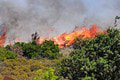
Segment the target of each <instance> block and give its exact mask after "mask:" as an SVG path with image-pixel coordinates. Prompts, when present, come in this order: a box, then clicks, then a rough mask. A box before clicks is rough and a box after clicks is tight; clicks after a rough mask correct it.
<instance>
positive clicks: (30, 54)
mask: <svg viewBox="0 0 120 80" xmlns="http://www.w3.org/2000/svg"><path fill="white" fill-rule="evenodd" d="M14 45H16V46H19V47H21V48H22V51H23V56H25V57H27V58H32V59H38V58H49V59H54V58H57V57H58V56H59V55H60V54H59V48H58V45H56V44H54V42H53V41H51V40H49V41H47V40H46V41H45V42H43V43H42V44H35V43H33V42H32V43H24V42H22V43H20V42H17V43H15V44H14ZM6 48H7V49H9V50H10V47H9V46H7V47H6Z"/></svg>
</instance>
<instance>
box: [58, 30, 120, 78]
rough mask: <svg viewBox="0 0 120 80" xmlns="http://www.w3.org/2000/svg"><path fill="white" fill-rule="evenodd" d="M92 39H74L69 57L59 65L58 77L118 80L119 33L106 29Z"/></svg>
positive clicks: (119, 66)
mask: <svg viewBox="0 0 120 80" xmlns="http://www.w3.org/2000/svg"><path fill="white" fill-rule="evenodd" d="M107 32H108V33H107V34H101V35H98V36H97V37H96V38H94V39H90V40H87V39H86V40H85V39H84V40H83V39H81V38H79V39H76V41H75V43H74V45H73V47H74V49H75V50H74V51H73V52H72V53H71V57H69V58H66V59H64V60H63V61H62V62H61V64H60V65H59V69H58V75H60V76H63V77H64V78H68V79H70V80H98V79H99V80H119V79H120V65H119V64H120V31H119V30H118V29H108V30H107Z"/></svg>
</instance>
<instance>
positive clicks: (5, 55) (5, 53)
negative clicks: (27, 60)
mask: <svg viewBox="0 0 120 80" xmlns="http://www.w3.org/2000/svg"><path fill="white" fill-rule="evenodd" d="M16 57H17V55H16V53H14V52H11V51H9V50H7V49H5V48H1V47H0V61H3V60H5V59H14V58H16Z"/></svg>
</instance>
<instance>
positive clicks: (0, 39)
mask: <svg viewBox="0 0 120 80" xmlns="http://www.w3.org/2000/svg"><path fill="white" fill-rule="evenodd" d="M5 39H6V32H4V33H3V34H2V35H1V36H0V47H4V45H5Z"/></svg>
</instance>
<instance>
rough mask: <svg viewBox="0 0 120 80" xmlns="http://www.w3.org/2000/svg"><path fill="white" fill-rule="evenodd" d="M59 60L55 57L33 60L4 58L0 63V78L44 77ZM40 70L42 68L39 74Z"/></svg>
mask: <svg viewBox="0 0 120 80" xmlns="http://www.w3.org/2000/svg"><path fill="white" fill-rule="evenodd" d="M57 62H58V60H55V59H54V60H47V59H41V60H33V59H25V58H16V59H9V60H4V61H3V62H2V63H1V64H0V80H2V79H1V77H4V76H9V77H10V78H13V79H15V80H33V78H35V77H37V76H39V77H42V75H43V74H45V73H46V72H49V68H53V69H54V68H55V66H56V64H57ZM39 70H42V73H41V75H39V74H38V72H39ZM37 71H38V72H37ZM50 72H51V70H50ZM52 73H53V72H52ZM53 76H54V75H53Z"/></svg>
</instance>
